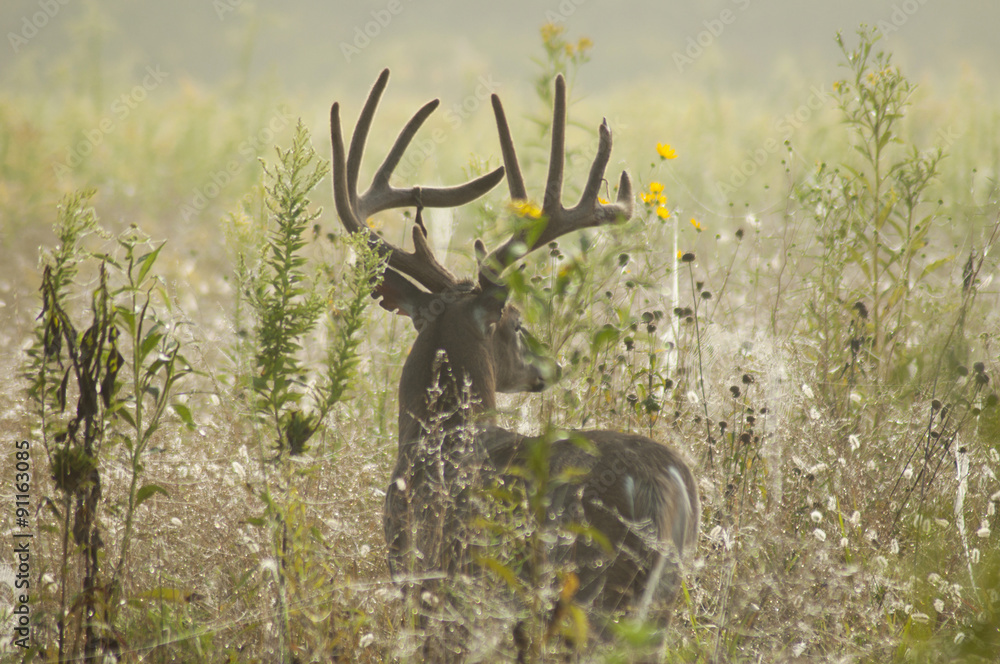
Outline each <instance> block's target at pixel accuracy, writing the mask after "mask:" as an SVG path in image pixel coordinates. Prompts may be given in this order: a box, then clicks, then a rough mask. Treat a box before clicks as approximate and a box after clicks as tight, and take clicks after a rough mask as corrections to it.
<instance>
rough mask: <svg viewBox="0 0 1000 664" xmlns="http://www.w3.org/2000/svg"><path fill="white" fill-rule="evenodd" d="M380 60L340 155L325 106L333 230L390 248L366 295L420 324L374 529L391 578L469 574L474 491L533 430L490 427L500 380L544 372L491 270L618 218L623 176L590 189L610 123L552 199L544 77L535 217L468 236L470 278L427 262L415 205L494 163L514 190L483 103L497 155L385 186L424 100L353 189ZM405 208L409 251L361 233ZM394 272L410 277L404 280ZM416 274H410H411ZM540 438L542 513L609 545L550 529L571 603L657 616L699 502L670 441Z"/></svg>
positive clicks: (557, 135)
mask: <svg viewBox="0 0 1000 664" xmlns="http://www.w3.org/2000/svg"><path fill="white" fill-rule="evenodd" d="M387 78H388V71H387V70H386V71H384V72H383V73H382V75H381V76H380V77H379V79H378V81H377V82H376V84H375V86H374V87H373V89H372V92H371V93H370V95H369V98H368V101H367V103H366V104H365V107H364V109H363V110H362V113H361V117H360V119H359V121H358V124H357V126H356V129H355V132H354V134H353V136H352V140H351V144H350V149H349V151H348V152H347V153H346V155H345V149H344V147H345V146H344V141H343V136H342V133H341V127H340V117H339V106H338V105H337V104H334V106H333V109H332V110H331V135H332V139H333V178H334V198H335V201H336V204H337V211H338V213H339V216H340V218H341V221H342V222H343V224H344V226H345V227H346V228H347V229H348V230H349V231H350V232H361V233H368V234H369V238H370V241H371V242H373V243H375V244H377V245H378V246H379V247H380V249H381V251H382V252H383V254H384V255H385V256H386V257H387V262H388V268H387V269H386V271H385V274H384V278H383V281H382V282H381V283H380V284H379V285H377V286H376V287H375V288H374V289H373V297H376V298H379V299H380V302H379V304H380V305H381V306H382V307H383V308H385V309H386V310H388V311H392V312H395V313H397V314H400V315H404V316H408V317H409V318H410V319H411V320H412V321H413V324H414V326H415V327H416V329H417V330H418V333H417V338H416V341H415V342H414V344H413V348H412V349H411V351H410V354H409V355H408V357H407V359H406V362H405V364H404V366H403V371H402V376H401V380H400V388H399V449H398V456H397V461H396V466H395V468H394V470H393V475H392V478H391V480H390V483H389V487H388V490H387V493H386V501H385V517H384V525H385V535H386V542H387V544H388V548H389V562H390V568H391V570H392V571H393V573H394V574H413V573H417V574H418V575H419V574H425V573H433V572H438V573H442V572H443V573H446V574H454V573H456V572H467V571H469V570H470V569H471V565H470V558H471V556H470V547H473V546H475V544H474V543H473V542H472V540H473V539H474V533H473V532H472V528H471V523H472V522H473V520H474V517H475V505H474V491H473V490H472V489H473V488H474V487H476V486H477V485H482V484H483V483H484V482H492V481H503V482H507V481H519V480H516V479H515V478H514V476H513V475H511V474H510V471H511V469H512V468H514V467H516V466H519V465H523V464H524V461H525V458H526V455H527V454H528V453H529V452H530V450H531V447H532V445H534V444H535V443H536V441H535V439H532V438H530V437H526V436H522V435H520V434H517V433H515V432H511V431H507V430H505V429H502V428H499V427H497V426H496V425H495V423H494V421H493V417H492V414H493V412H494V410H495V408H496V395H497V393H498V392H531V391H539V390H542V389H544V388H545V386H546V384H547V383H548V382H550V381H551V379H552V378H554V377H555V373H556V372H555V370H554V366H553V365H552V363H550V362H548V361H546V360H544V359H543V358H541V357H539V356H538V355H536V354H535V353H534V352H533V351H532V350H531V347H532V345H531V344H529V343H528V340H527V338H526V332H525V331H524V330H523V329H522V327H521V322H520V312H518V310H517V309H516V308H515V307H514V306H512V305H510V304H508V303H507V296H508V291H507V289H506V287H505V286H504V285H502V283H501V281H500V279H499V276H500V275H501V274H502V272H503V271H504V270H505V269H506V268H507V267H509V266H511V265H513V264H514V263H515V262H516V261H517V260H518V258H519V257H520V256H522V255H523V254H524V253H527V252H528V251H531V250H533V249H535V248H537V247H539V246H544V245H546V244H548V243H549V242H550V241H552V240H554V239H555V238H557V237H559V236H561V235H563V234H566V233H569V232H572V231H574V230H577V229H581V228H587V227H593V226H599V225H603V224H607V223H612V222H615V221H617V220H620V219H627V218H628V217H630V216H631V213H632V199H631V183H630V181H629V178H628V175H627V174H626V173H622V177H621V180H620V183H619V193H618V200H617V201H616V202H615V203H601V202H599V200H598V195H597V194H598V189H599V186H600V184H601V182H602V180H603V173H604V169H605V167H606V165H607V162H608V159H609V157H610V152H611V134H610V131H609V130H608V128H607V124H606V123H605V124H602V125H601V127H600V130H599V134H600V146H599V149H598V153H597V157H596V158H595V160H594V164H593V166H592V168H591V172H590V177H589V179H588V181H587V184H586V186H585V188H584V192H583V196H582V198H581V200H580V202H579V203H578V204H577V205H576V206H574V207H572V208H566V207H564V206H563V204H562V202H561V192H562V171H563V161H564V134H565V114H566V99H565V96H566V95H565V83H564V82H563V80H562V77H561V76H560V77H558V78H557V80H556V94H555V110H554V113H553V126H552V149H551V156H550V160H549V175H548V179H547V181H546V186H545V198H544V205H543V208H542V214H543V219H544V227H543V228H542V229H541V231H540V232H538V233H535V234H533V235H530V236H529V234H528V231H527V230H522V231H520V232H517V233H515V234H514V235H513V236H512V237H511V238H510V240H508V241H507V242H506V243H504V244H503V245H502V246H501V247H499V248H498V249H496V250H495V251H494V252H492V253H491V254H488V255H487V254H486V251H485V249H484V248H483V246H482V244H481V243H479V242H478V241H477V243H476V253H477V256H478V259H479V263H480V270H479V278H478V280H477V281H475V282H473V281H460V280H458V279H456V278H455V277H454V275H452V274H451V273H450V272H449V271H448V270H447V269H446V268H444V267H443V266H442V265H440V264H439V263H438V262H437V260H436V259H435V258H434V256H433V253H432V252H431V250H430V248H429V246H428V243H427V234H426V229H425V228H424V226H423V222H422V219H421V215H420V211H421V209H422V207H424V206H440V207H444V206H447V207H453V206H457V205H461V204H463V203H466V202H469V201H471V200H473V199H475V198H477V197H479V196H481V195H483V194H484V193H486V192H487V191H489V189H491V188H493V187H494V186H495V185H496V184H498V183H499V181H500V180H501V179H502V178H503V177H504V176H505V175H506V179H507V183H508V186H509V188H510V193H511V198H512V199H514V200H524V199H526V198H527V195H526V187H525V185H524V181H523V178H522V176H521V172H520V168H519V166H518V163H517V158H516V155H515V151H514V146H513V141H512V139H511V136H510V131H509V129H508V127H507V121H506V118H505V116H504V112H503V108H502V105H501V104H500V101H499V99H498V98H497V97H496V96H495V95H494V97H493V108H494V112H495V114H496V119H497V126H498V129H499V133H500V142H501V149H502V153H503V160H504V167H503V168H499V169H497V170H495V171H493V172H491V173H488V174H486V175H484V176H481V177H479V178H477V179H475V180H473V181H470V182H468V183H466V184H463V185H459V186H456V187H451V188H420V187H412V188H410V189H396V188H393V187H391V186H390V185H389V176H390V175H391V173H392V170H393V169H394V168H395V166H396V165H397V164H398V163H399V161H400V159H401V157H402V154H403V152H404V150H405V148H406V146H407V145H408V143H409V142H410V141H411V140H412V138H413V136H414V134H415V133H416V131H417V129H418V128H419V127H420V125H421V124H422V122H423V121H424V120H425V119H426V118H427V116H428V115H429V114H430V112H431V111H433V109H434V108H435V107H436V105H437V102H436V101H434V102H430V103H428V104H427V105H425V106H424V107H423V108H421V109H420V111H418V113H417V114H416V115H415V116H414V118H413V119H412V120H411V121H410V122H409V123H408V124H407V125H406V126H405V127H404V129H403V130H402V132H401V133H400V135H399V138H397V140H396V143H395V144H394V145H393V147H392V149H391V150H390V152H389V154H388V156H387V157H386V159H385V161H384V162H383V164H382V166H381V167H380V168H379V169H378V170H377V172H376V174H375V176H374V179H373V183H372V185H371V187H370V188H369V190H368V191H366V192H365V193H364V194H361V195H359V194H358V192H357V180H358V171H359V168H360V161H361V157H362V154H363V150H364V143H365V141H366V138H367V132H368V130H369V128H370V125H371V122H372V117H373V115H374V112H375V108H376V106H377V104H378V101H379V98H380V97H381V94H382V92H383V91H384V89H385V85H386V81H387ZM409 206H412V207H415V208H416V209H417V216H416V224H415V226H414V228H413V244H414V250H413V251H412V252H406V251H403V250H402V249H400V248H398V247H395V246H393V245H391V244H389V243H388V242H386V241H385V240H384V239H383V238H381V237H379V236H377V235H376V234H374V232H373V231H371V230H369V229H368V227H367V226H366V224H365V220H366V218H367V217H368V216H369V215H370V214H374V213H375V212H377V211H379V210H384V209H388V208H393V207H409ZM403 274H405V275H407V276H408V277H410V279H413V281H411V280H410V279H407V278H405V277H404V276H402V275H403ZM414 281H415V282H417V283H414ZM548 444H549V465H550V468H549V474H550V476H556V475H558V474H559V473H560V472H562V471H567V470H573V471H574V472H575V473H576V474H577V477H578V478H579V479H578V481H574V482H569V483H565V484H562V485H560V486H558V487H557V488H556V489H555V490H554V492H553V494H552V495H551V496H550V503H549V507H548V512H547V518H548V520H549V521H551V522H553V523H556V524H559V523H562V524H585V525H587V526H589V527H591V528H593V529H596V530H598V531H599V532H600V533H601V534H602V535H603V537H604V538H605V540H606V542H607V543H609V544H610V545H611V550H610V551H608V550H607V549H606V548H605V547H602V546H601V545H600V544H598V543H597V542H596V541H593V540H591V539H589V538H583V537H580V538H577V539H576V540H575V541H572V542H569V541H560V542H558V543H556V544H555V545H554V546H553V547H552V550H551V551H549V552H548V555H549V558H550V559H552V560H554V561H556V562H558V563H560V564H564V565H568V566H570V567H572V568H573V569H574V570H575V572H576V574H577V576H578V578H579V580H580V586H579V591H578V593H577V595H576V599H577V600H578V601H580V602H581V603H584V604H588V605H590V606H592V607H593V608H594V609H595V610H597V611H599V612H602V613H603V612H612V611H619V610H630V611H633V612H635V613H637V614H638V615H639V616H640V617H646V616H647V614H648V612H650V611H651V610H655V611H659V612H660V613H659V614H658V615H657V616H654V617H656V618H657V619H658V620H660V621H661V622H662V623H663V624H665V623H666V622H667V621H668V616H669V612H668V609H669V604H670V602H671V601H672V600H673V598H674V597H675V595H676V594H677V591H678V589H679V585H680V574H679V572H680V567H679V563H680V560H681V557H682V556H685V555H687V554H690V553H691V552H692V551H693V550H694V548H695V545H696V542H697V536H698V529H699V518H700V508H699V502H698V492H697V488H696V483H695V479H694V476H693V474H692V472H691V470H690V468H689V467H688V466H687V464H685V462H684V461H683V460H682V459H681V457H680V456H679V455H678V454H677V453H676V452H675V451H673V450H672V449H670V448H669V447H667V446H665V445H663V444H661V443H659V442H657V441H654V440H651V439H649V438H646V437H644V436H639V435H634V434H623V433H620V432H615V431H580V432H566V434H565V435H564V436H562V437H559V438H557V439H556V440H550V441H548Z"/></svg>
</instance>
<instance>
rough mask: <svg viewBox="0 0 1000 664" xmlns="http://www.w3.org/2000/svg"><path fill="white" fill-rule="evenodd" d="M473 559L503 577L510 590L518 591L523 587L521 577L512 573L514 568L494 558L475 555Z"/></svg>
mask: <svg viewBox="0 0 1000 664" xmlns="http://www.w3.org/2000/svg"><path fill="white" fill-rule="evenodd" d="M475 561H476V564H477V565H479V566H481V567H484V568H486V569H487V570H489V571H491V572H493V573H494V574H496V575H497V576H499V577H500V578H501V579H503V580H504V582H506V584H507V585H508V586H509V587H510V588H511V589H512V590H517V591H520V590H522V589H523V587H524V584H523V583H522V582H521V579H520V578H518V576H517V574H515V573H514V570H512V569H511V568H510V567H508V566H506V565H504V564H503V563H502V562H500V561H499V560H497V559H496V558H493V557H490V556H479V555H477V556H475Z"/></svg>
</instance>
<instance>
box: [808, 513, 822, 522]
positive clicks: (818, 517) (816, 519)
mask: <svg viewBox="0 0 1000 664" xmlns="http://www.w3.org/2000/svg"><path fill="white" fill-rule="evenodd" d="M809 518H810V519H812V521H813V523H819V522H820V521H822V520H823V513H822V512H820V511H819V510H813V511H812V513H811V514H810V515H809Z"/></svg>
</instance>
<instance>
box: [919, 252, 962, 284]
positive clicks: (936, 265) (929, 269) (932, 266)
mask: <svg viewBox="0 0 1000 664" xmlns="http://www.w3.org/2000/svg"><path fill="white" fill-rule="evenodd" d="M954 259H955V256H954V255H952V256H945V257H944V258H939V259H937V260H936V261H931V262H930V263H928V264H927V265H925V266H924V269H923V270H921V271H920V276H919V277H917V281H918V282H919V281H923V280H924V277H926V276H927V275H929V274H932V273H934V272H937V271H938V270H939V269H941V268H942V267H943V266H945V265H947V264H948V263H950V262H951V261H952V260H954Z"/></svg>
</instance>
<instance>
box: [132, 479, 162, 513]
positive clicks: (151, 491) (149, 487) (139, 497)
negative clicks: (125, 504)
mask: <svg viewBox="0 0 1000 664" xmlns="http://www.w3.org/2000/svg"><path fill="white" fill-rule="evenodd" d="M157 493H162V494H163V495H164V496H166V497H167V498H169V497H170V493H169V492H168V491H167V490H166V489H164V488H163V487H162V486H160V485H159V484H146V485H144V486H143V487H142V488H141V489H139V490H138V491H136V492H135V506H136V507H139V505H142V504H143V503H144V502H145V501H146V500H148V499H149V498H152V497H153V496H154V495H155V494H157Z"/></svg>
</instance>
